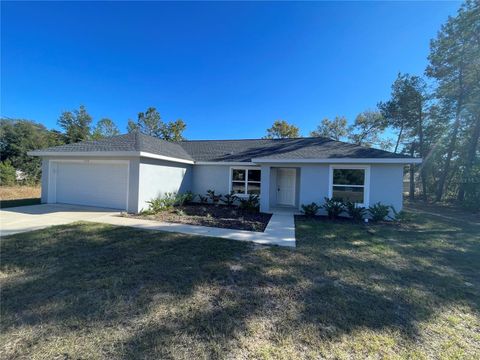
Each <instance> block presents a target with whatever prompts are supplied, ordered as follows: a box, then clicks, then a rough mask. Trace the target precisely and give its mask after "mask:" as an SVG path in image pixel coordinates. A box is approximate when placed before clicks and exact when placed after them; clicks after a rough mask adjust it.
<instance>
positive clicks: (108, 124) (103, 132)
mask: <svg viewBox="0 0 480 360" xmlns="http://www.w3.org/2000/svg"><path fill="white" fill-rule="evenodd" d="M119 134H120V131H118V127H117V125H116V124H115V123H114V122H113V121H112V120H110V119H108V118H103V119H101V120H99V121H98V122H97V125H95V128H94V129H93V132H92V136H91V138H92V139H93V140H98V139H103V138H106V137H110V136H115V135H119Z"/></svg>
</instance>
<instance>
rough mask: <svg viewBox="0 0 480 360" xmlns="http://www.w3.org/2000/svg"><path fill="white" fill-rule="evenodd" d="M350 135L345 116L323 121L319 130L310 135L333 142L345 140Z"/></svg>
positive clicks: (318, 127)
mask: <svg viewBox="0 0 480 360" xmlns="http://www.w3.org/2000/svg"><path fill="white" fill-rule="evenodd" d="M347 135H348V128H347V119H346V118H345V117H344V116H335V119H333V120H329V119H328V118H325V119H323V120H322V122H321V123H320V125H318V126H317V129H316V130H314V131H312V132H311V133H310V136H323V137H328V138H330V139H333V140H337V141H340V140H344V139H345V137H346V136H347Z"/></svg>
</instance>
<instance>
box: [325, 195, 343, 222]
mask: <svg viewBox="0 0 480 360" xmlns="http://www.w3.org/2000/svg"><path fill="white" fill-rule="evenodd" d="M322 208H323V209H325V211H326V212H327V214H328V217H329V218H330V219H336V218H338V216H339V215H340V214H341V213H342V212H343V211H344V210H345V205H344V203H343V202H342V201H339V200H336V199H329V198H325V203H324V204H323V205H322Z"/></svg>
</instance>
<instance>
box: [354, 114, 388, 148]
mask: <svg viewBox="0 0 480 360" xmlns="http://www.w3.org/2000/svg"><path fill="white" fill-rule="evenodd" d="M387 125H388V124H387V121H386V119H385V117H383V115H382V114H381V112H379V111H373V110H367V111H364V112H362V113H360V114H358V115H357V117H356V118H355V122H354V123H353V125H352V126H350V127H349V129H348V132H349V135H348V139H349V141H351V142H352V143H354V144H357V145H361V146H366V147H372V146H377V147H380V148H381V149H388V148H390V146H391V143H390V141H389V140H388V139H384V138H382V137H381V136H382V133H383V131H384V130H385V129H386V127H387Z"/></svg>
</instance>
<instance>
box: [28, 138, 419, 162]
mask: <svg viewBox="0 0 480 360" xmlns="http://www.w3.org/2000/svg"><path fill="white" fill-rule="evenodd" d="M41 151H42V152H51V153H52V155H53V154H54V153H55V152H93V151H94V152H103V151H105V152H111V151H137V152H138V151H144V152H149V153H153V154H157V155H163V156H168V157H173V158H179V159H183V160H194V161H211V162H212V161H213V162H249V161H251V159H253V158H268V159H275V160H281V159H340V158H360V159H362V158H363V159H367V158H378V159H385V158H398V159H402V158H403V159H407V158H410V157H409V156H405V155H401V154H394V153H391V152H388V151H383V150H378V149H373V148H366V147H362V146H358V145H354V144H349V143H344V142H340V141H335V140H331V139H328V138H321V137H309V138H296V139H244V140H193V141H180V142H170V141H165V140H160V139H157V138H154V137H151V136H148V135H144V134H141V133H137V132H133V133H130V134H125V135H118V136H113V137H111V138H106V139H101V140H95V141H82V142H79V143H75V144H68V145H61V146H56V147H52V148H48V149H44V150H41ZM33 153H35V152H33Z"/></svg>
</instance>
